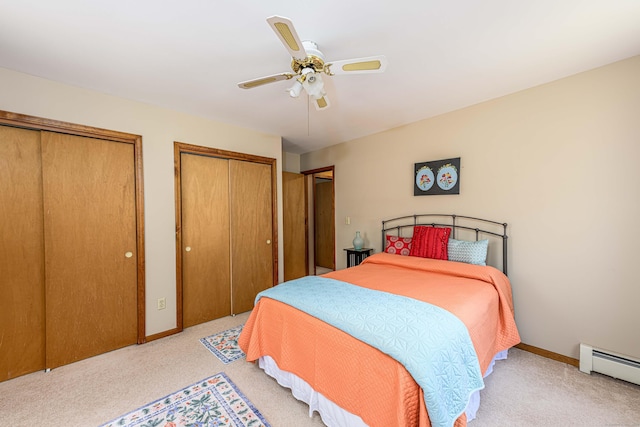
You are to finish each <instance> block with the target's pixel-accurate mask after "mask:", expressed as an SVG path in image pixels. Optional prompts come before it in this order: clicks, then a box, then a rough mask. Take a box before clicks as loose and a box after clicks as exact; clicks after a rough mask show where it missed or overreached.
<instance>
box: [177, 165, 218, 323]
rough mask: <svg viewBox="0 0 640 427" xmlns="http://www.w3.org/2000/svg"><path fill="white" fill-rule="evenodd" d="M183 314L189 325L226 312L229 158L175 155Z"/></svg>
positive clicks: (215, 317)
mask: <svg viewBox="0 0 640 427" xmlns="http://www.w3.org/2000/svg"><path fill="white" fill-rule="evenodd" d="M180 163H181V166H180V171H181V179H180V182H181V193H182V248H181V250H182V304H183V311H182V319H183V326H184V327H189V326H193V325H197V324H200V323H203V322H208V321H210V320H213V319H218V318H220V317H224V316H228V315H229V314H231V289H230V283H231V279H230V267H229V260H230V256H229V161H228V160H226V159H218V158H215V157H207V156H200V155H195V154H185V153H182V154H181V155H180Z"/></svg>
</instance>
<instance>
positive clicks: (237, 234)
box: [229, 160, 275, 314]
mask: <svg viewBox="0 0 640 427" xmlns="http://www.w3.org/2000/svg"><path fill="white" fill-rule="evenodd" d="M229 162H230V164H229V168H230V177H231V178H230V185H229V186H230V195H231V224H230V225H231V259H232V262H231V277H232V284H231V289H232V300H231V301H232V309H231V310H232V313H233V314H237V313H243V312H245V311H249V310H251V309H253V303H254V299H255V297H256V295H257V294H258V292H260V291H262V290H264V289H267V288H269V287H271V286H273V260H274V257H275V255H274V253H273V248H274V242H273V222H272V221H273V203H272V197H273V194H272V189H271V180H272V176H271V173H272V170H271V165H267V164H261V163H252V162H245V161H239V160H230V161H229Z"/></svg>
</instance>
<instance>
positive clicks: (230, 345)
mask: <svg viewBox="0 0 640 427" xmlns="http://www.w3.org/2000/svg"><path fill="white" fill-rule="evenodd" d="M243 327H244V325H240V326H236V327H235V328H231V329H227V330H226V331H222V332H219V333H217V334H214V335H211V336H208V337H205V338H201V339H200V342H201V343H202V344H203V345H204V346H205V347H207V348H208V349H209V351H210V352H211V353H213V354H214V355H215V356H216V357H217V358H218V359H220V360H221V361H222V363H224V364H225V365H226V364H227V363H231V362H233V361H235V360H238V359H241V358H243V357H244V356H245V354H244V352H243V351H242V350H240V347H239V346H238V337H239V336H240V332H242V328H243Z"/></svg>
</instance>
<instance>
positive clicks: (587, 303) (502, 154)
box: [301, 57, 640, 358]
mask: <svg viewBox="0 0 640 427" xmlns="http://www.w3.org/2000/svg"><path fill="white" fill-rule="evenodd" d="M639 76H640V57H634V58H631V59H628V60H625V61H622V62H618V63H614V64H611V65H609V66H605V67H602V68H598V69H595V70H591V71H588V72H585V73H581V74H578V75H575V76H572V77H569V78H565V79H562V80H559V81H556V82H552V83H549V84H545V85H542V86H539V87H535V88H532V89H529V90H525V91H522V92H518V93H515V94H512V95H509V96H505V97H502V98H498V99H495V100H491V101H488V102H485V103H482V104H478V105H474V106H471V107H468V108H464V109H462V110H458V111H454V112H451V113H448V114H444V115H441V116H438V117H435V118H431V119H428V120H423V121H420V122H417V123H414V124H411V125H408V126H404V127H400V128H396V129H393V130H390V131H387V132H382V133H379V134H376V135H373V136H369V137H366V138H362V139H358V140H354V141H350V142H346V143H342V144H339V145H336V146H333V147H330V148H327V149H324V150H320V151H316V152H312V153H307V154H304V155H302V156H301V168H302V169H303V170H306V169H313V168H318V167H322V166H328V165H335V184H336V234H337V239H336V253H337V254H340V253H343V251H342V248H346V247H349V246H351V240H352V239H353V236H354V234H355V231H356V230H360V231H361V232H362V233H363V235H364V237H365V245H372V246H373V247H374V248H377V249H376V251H379V250H380V246H381V243H380V237H379V235H380V233H379V230H380V222H381V221H382V220H383V219H389V218H393V217H395V216H400V215H406V214H413V213H425V212H436V213H437V212H442V213H457V214H460V215H471V216H478V217H482V218H488V219H495V220H499V221H504V222H507V223H508V224H509V234H510V239H509V244H510V249H509V257H510V259H509V276H510V279H511V282H512V285H513V293H514V299H515V308H516V321H517V323H518V327H519V329H520V332H521V335H522V340H523V342H524V343H527V344H530V345H533V346H537V347H541V348H544V349H547V350H550V351H553V352H557V353H560V354H563V355H567V356H570V357H574V358H577V357H578V355H579V353H578V345H579V343H580V342H585V343H589V344H592V345H594V346H596V347H600V348H604V349H608V350H612V351H615V352H619V353H622V354H626V355H629V356H634V357H639V358H640V334H639V332H638V330H639V328H640V306H639V304H640V278H639V277H638V272H637V271H636V266H637V263H639V262H640V244H639V242H640V166H639V163H640V77H639ZM425 96H426V97H428V94H425ZM451 157H461V162H462V163H461V190H460V195H447V196H423V197H414V196H413V187H412V180H413V164H414V163H417V162H424V161H429V160H439V159H445V158H451ZM347 216H350V217H351V225H345V217H347ZM343 258H344V257H339V258H338V267H339V268H344V267H345V264H346V261H345V259H343Z"/></svg>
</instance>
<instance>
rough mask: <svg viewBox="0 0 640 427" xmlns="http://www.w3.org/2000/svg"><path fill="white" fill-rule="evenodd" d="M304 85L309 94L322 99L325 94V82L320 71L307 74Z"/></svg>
mask: <svg viewBox="0 0 640 427" xmlns="http://www.w3.org/2000/svg"><path fill="white" fill-rule="evenodd" d="M302 86H303V87H304V89H305V90H306V91H307V93H308V94H309V96H313V97H314V98H315V99H320V98H322V97H323V96H325V91H324V82H323V81H322V77H321V76H320V73H310V74H306V78H305V79H304V82H302Z"/></svg>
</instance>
